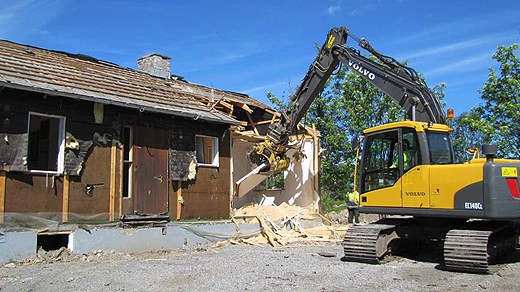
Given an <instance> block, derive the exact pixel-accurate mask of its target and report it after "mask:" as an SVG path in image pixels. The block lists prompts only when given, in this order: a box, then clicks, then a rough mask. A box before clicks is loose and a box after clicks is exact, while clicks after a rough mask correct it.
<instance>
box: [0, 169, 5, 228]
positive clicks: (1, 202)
mask: <svg viewBox="0 0 520 292" xmlns="http://www.w3.org/2000/svg"><path fill="white" fill-rule="evenodd" d="M5 182H6V173H5V171H4V170H1V171H0V224H2V223H4V213H5Z"/></svg>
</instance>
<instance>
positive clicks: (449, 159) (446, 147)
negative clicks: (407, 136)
mask: <svg viewBox="0 0 520 292" xmlns="http://www.w3.org/2000/svg"><path fill="white" fill-rule="evenodd" d="M426 136H427V137H428V148H429V149H430V161H431V164H452V163H453V155H452V153H453V151H452V148H451V141H450V137H449V135H448V133H443V132H433V131H428V132H427V133H426Z"/></svg>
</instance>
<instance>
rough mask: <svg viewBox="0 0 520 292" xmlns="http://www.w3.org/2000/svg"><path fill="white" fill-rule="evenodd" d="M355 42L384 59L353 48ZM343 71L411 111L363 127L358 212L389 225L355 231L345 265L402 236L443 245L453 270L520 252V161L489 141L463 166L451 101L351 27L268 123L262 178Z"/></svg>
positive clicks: (371, 257)
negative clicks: (454, 139)
mask: <svg viewBox="0 0 520 292" xmlns="http://www.w3.org/2000/svg"><path fill="white" fill-rule="evenodd" d="M348 37H350V38H352V39H354V40H355V41H356V42H357V45H358V46H359V47H360V48H361V49H364V50H365V51H367V52H368V53H369V54H370V55H372V56H374V57H375V58H372V59H371V58H369V57H365V56H364V55H363V54H361V52H360V50H359V49H356V48H353V47H349V46H348V45H347V38H348ZM340 65H344V66H348V69H350V70H351V71H352V72H355V73H356V74H358V75H359V76H361V77H362V78H364V79H365V80H367V81H368V82H370V83H371V84H373V85H374V86H375V87H377V88H379V89H380V90H381V91H383V92H384V93H385V94H386V95H388V96H389V97H391V98H392V99H393V100H394V101H395V102H396V103H397V104H399V105H400V106H401V107H402V108H403V109H404V111H405V112H406V113H407V119H406V120H404V121H399V122H393V123H388V124H383V125H379V126H376V127H373V128H369V129H366V130H364V131H363V135H362V137H363V140H362V151H361V156H360V159H359V160H360V162H359V182H357V184H356V186H358V190H359V193H360V207H359V210H360V212H361V213H369V214H379V215H380V218H382V219H380V220H378V221H376V222H373V223H368V224H360V225H354V226H352V227H351V228H349V229H348V231H347V233H346V235H345V237H344V239H343V242H342V245H343V249H344V253H345V256H344V259H345V260H347V261H357V262H364V263H380V262H381V261H382V260H383V259H384V258H385V257H386V256H388V255H391V254H392V251H393V250H394V251H395V250H396V249H397V248H395V242H398V241H399V240H405V241H411V242H414V243H416V246H417V245H418V246H419V247H421V246H422V244H423V243H429V242H438V243H440V244H442V253H443V260H442V263H441V264H442V266H443V267H444V268H445V269H446V270H449V271H460V272H470V273H491V272H492V271H493V268H494V267H496V265H494V264H495V263H500V260H501V259H503V257H504V255H507V254H509V252H511V251H512V250H514V249H515V248H516V247H517V246H518V237H519V234H520V224H519V223H518V222H520V221H518V220H519V219H520V189H519V184H520V183H519V182H520V179H519V175H518V169H519V168H520V160H513V159H500V158H497V157H496V152H497V147H496V145H483V147H482V155H483V156H484V157H474V158H473V159H471V160H469V161H468V162H465V163H455V162H454V154H453V149H452V145H451V140H450V132H451V131H452V129H451V127H449V126H448V125H447V122H448V120H449V119H450V118H452V117H453V111H452V110H448V111H447V114H444V109H443V105H442V103H441V102H440V100H439V99H438V98H437V96H436V95H435V93H434V92H433V91H432V90H431V89H429V88H428V86H427V85H426V84H425V82H424V81H423V79H422V78H421V77H420V76H419V74H418V73H417V72H416V71H415V70H414V69H412V68H410V67H408V66H406V65H404V64H402V63H400V62H398V61H397V60H395V59H394V58H392V57H389V56H385V55H383V54H381V53H379V52H378V51H376V50H375V49H374V48H373V47H372V46H371V44H370V43H369V42H368V41H366V40H365V39H359V38H357V37H355V36H353V35H352V34H349V30H348V29H347V28H345V27H338V28H333V29H331V30H330V32H329V33H328V35H327V39H326V41H325V43H324V44H323V46H322V47H321V49H320V50H319V52H318V54H317V57H316V59H315V60H314V62H312V64H311V65H310V67H309V70H308V72H307V74H306V75H305V77H304V79H303V80H302V82H301V84H300V86H299V87H298V88H297V90H296V92H295V93H294V94H293V95H292V96H291V98H290V103H289V106H288V109H287V110H286V111H284V112H283V113H282V114H281V117H280V119H279V121H278V122H274V123H272V124H271V125H270V126H269V128H268V130H267V135H266V140H265V141H264V142H262V143H259V144H256V145H255V146H254V147H253V149H252V151H251V153H250V154H249V160H250V161H251V162H252V163H253V164H256V165H257V166H261V165H264V167H263V168H262V171H263V172H270V173H275V172H279V171H282V170H284V169H286V168H287V166H288V165H289V158H288V157H287V156H286V152H287V150H288V147H290V146H289V136H291V135H292V134H293V133H295V131H296V130H297V125H298V123H299V122H300V120H301V119H302V117H303V116H304V115H305V113H306V111H307V110H308V108H309V106H310V105H311V103H312V102H313V101H314V100H315V98H316V97H317V96H318V94H319V93H320V92H321V91H322V90H323V89H324V87H325V84H326V81H327V79H328V78H329V77H330V76H331V75H332V74H333V73H334V71H335V70H336V69H337V68H338V67H339V66H340ZM394 248H395V249H394Z"/></svg>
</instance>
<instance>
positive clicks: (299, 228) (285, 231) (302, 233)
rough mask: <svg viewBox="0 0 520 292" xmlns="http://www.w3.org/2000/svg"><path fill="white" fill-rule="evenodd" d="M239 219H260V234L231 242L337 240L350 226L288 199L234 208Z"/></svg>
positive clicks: (234, 217)
mask: <svg viewBox="0 0 520 292" xmlns="http://www.w3.org/2000/svg"><path fill="white" fill-rule="evenodd" d="M237 219H244V220H246V221H256V222H258V224H259V226H260V232H261V234H260V235H258V236H256V237H250V238H247V239H240V238H238V239H237V238H234V239H233V242H231V243H230V244H238V243H246V244H251V245H259V244H260V245H261V244H270V245H272V246H284V245H287V244H289V243H293V242H307V241H311V242H312V241H314V242H318V241H325V242H338V241H341V240H342V238H343V236H344V235H345V232H346V228H347V227H345V226H339V225H338V226H333V225H330V221H328V222H325V223H328V224H329V225H325V224H324V220H323V217H322V216H321V215H319V214H318V213H315V212H313V211H311V210H309V209H306V208H301V207H298V206H291V205H288V204H286V203H282V204H281V205H279V206H262V205H255V206H247V207H244V208H241V209H238V210H236V211H235V213H234V216H233V219H232V220H233V222H237V221H238V220H237ZM237 226H238V225H237ZM304 226H306V227H304ZM222 244H223V243H219V245H222Z"/></svg>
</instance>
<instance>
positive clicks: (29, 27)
mask: <svg viewBox="0 0 520 292" xmlns="http://www.w3.org/2000/svg"><path fill="white" fill-rule="evenodd" d="M0 5H1V6H2V10H1V11H0V38H5V39H11V38H16V39H17V40H18V41H19V40H20V39H23V37H24V36H28V35H33V34H42V33H43V34H48V31H47V30H45V29H44V28H43V27H45V25H46V24H47V23H49V22H50V21H52V20H53V19H55V18H56V17H57V16H59V15H60V14H61V13H62V12H63V9H62V8H63V6H64V5H65V2H63V1H61V0H46V1H42V0H17V1H0Z"/></svg>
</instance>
